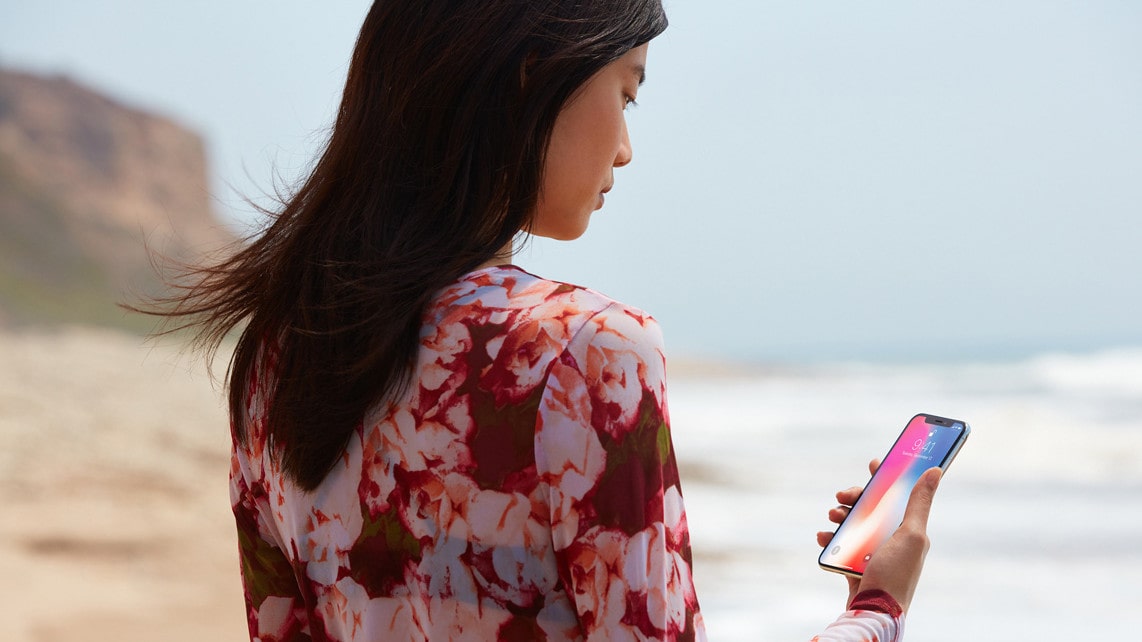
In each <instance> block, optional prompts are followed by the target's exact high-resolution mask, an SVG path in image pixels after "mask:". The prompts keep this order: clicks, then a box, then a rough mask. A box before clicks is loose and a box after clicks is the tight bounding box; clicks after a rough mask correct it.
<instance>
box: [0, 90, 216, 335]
mask: <svg viewBox="0 0 1142 642" xmlns="http://www.w3.org/2000/svg"><path fill="white" fill-rule="evenodd" d="M232 240H233V235H232V233H231V232H230V231H229V230H227V229H226V228H225V227H224V226H223V225H222V224H221V223H220V222H219V221H218V219H217V218H216V217H215V214H214V212H213V209H212V207H211V197H210V192H209V189H208V178H207V160H206V154H205V150H204V144H203V141H202V139H201V138H200V137H199V136H198V135H197V134H195V133H194V132H192V131H190V130H188V129H186V128H185V127H182V126H180V125H179V124H177V123H175V122H173V121H171V120H170V119H167V118H164V117H162V116H158V115H154V114H150V113H147V112H144V111H142V110H138V109H135V108H132V107H129V106H126V105H123V104H121V103H119V102H118V101H116V100H114V99H112V98H108V97H106V96H104V95H102V94H100V93H98V92H96V91H94V90H92V89H89V88H86V87H83V86H81V85H79V84H77V83H76V82H74V81H72V80H70V79H68V78H66V77H60V76H55V77H41V76H36V75H31V74H27V73H22V72H17V71H11V70H0V325H5V326H27V325H43V324H49V325H52V324H61V323H69V324H72V323H78V324H94V325H103V326H113V327H120V328H129V329H135V330H142V329H148V328H150V327H152V326H153V320H151V319H147V318H144V317H141V316H140V315H134V314H129V313H126V312H124V311H123V310H121V309H119V308H118V307H117V306H116V302H119V301H131V300H134V297H135V296H137V295H138V294H155V293H157V292H159V291H161V279H160V278H159V276H158V273H157V272H156V270H155V268H154V266H153V264H152V263H153V261H152V256H154V257H160V256H161V257H169V258H173V259H176V260H187V259H194V258H195V257H200V256H202V255H203V254H204V253H208V252H211V251H217V250H218V249H219V248H221V247H223V246H224V245H225V244H226V243H228V242H230V241H232Z"/></svg>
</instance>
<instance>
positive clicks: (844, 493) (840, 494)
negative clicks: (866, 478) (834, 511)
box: [837, 486, 864, 506]
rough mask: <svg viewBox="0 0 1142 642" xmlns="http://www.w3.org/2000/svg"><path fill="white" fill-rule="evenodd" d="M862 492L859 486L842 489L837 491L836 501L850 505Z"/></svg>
mask: <svg viewBox="0 0 1142 642" xmlns="http://www.w3.org/2000/svg"><path fill="white" fill-rule="evenodd" d="M863 492H864V489H863V488H861V487H860V486H853V487H852V488H846V489H844V490H838V491H837V502H838V503H840V504H842V505H844V506H852V505H853V504H855V503H856V500H857V497H860V494H861V493H863Z"/></svg>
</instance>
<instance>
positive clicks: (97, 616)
mask: <svg viewBox="0 0 1142 642" xmlns="http://www.w3.org/2000/svg"><path fill="white" fill-rule="evenodd" d="M0 438H2V439H3V443H4V447H3V449H0V505H2V506H3V517H0V577H2V578H3V582H2V584H0V586H2V588H0V593H2V594H3V598H2V600H0V601H2V602H3V604H4V605H5V607H4V613H5V615H4V617H2V618H0V639H2V640H6V641H8V642H54V641H63V640H89V641H101V640H117V641H121V640H124V641H125V640H156V639H161V640H171V641H181V640H187V641H190V640H196V641H197V640H240V639H243V637H244V635H245V623H244V618H243V614H242V608H243V607H242V595H241V584H240V580H239V576H238V570H237V553H236V542H235V537H234V525H233V518H232V517H231V515H230V509H229V501H228V497H227V484H226V474H227V470H228V466H229V464H228V461H229V460H228V443H229V442H228V439H229V438H228V433H227V420H226V413H225V411H224V408H223V400H222V393H221V392H220V389H216V388H215V387H212V384H211V381H210V379H209V377H208V376H207V375H206V373H205V368H204V367H203V366H202V365H201V362H200V360H195V359H194V358H192V357H190V356H187V355H182V356H180V355H179V351H178V349H177V348H176V347H170V346H163V345H159V346H148V345H145V344H144V343H143V342H142V340H140V339H139V338H138V337H131V336H128V335H122V334H116V333H111V332H103V331H97V330H89V329H69V330H63V331H57V332H48V331H43V332H31V333H11V332H9V333H0Z"/></svg>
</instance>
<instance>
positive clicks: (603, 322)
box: [425, 265, 663, 366]
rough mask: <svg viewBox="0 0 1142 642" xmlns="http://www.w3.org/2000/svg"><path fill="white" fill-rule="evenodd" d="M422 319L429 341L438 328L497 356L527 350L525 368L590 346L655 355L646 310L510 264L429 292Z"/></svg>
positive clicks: (654, 328) (657, 341) (654, 333)
mask: <svg viewBox="0 0 1142 642" xmlns="http://www.w3.org/2000/svg"><path fill="white" fill-rule="evenodd" d="M426 321H427V323H426V324H425V332H426V333H427V335H428V336H426V337H425V338H426V339H427V340H428V341H429V342H431V341H432V337H433V336H434V335H438V334H441V333H443V334H447V335H449V336H453V337H467V338H470V340H471V343H472V345H473V346H474V345H475V343H482V342H488V343H489V345H490V346H491V350H492V351H494V352H496V353H499V354H501V355H502V351H503V350H507V351H508V352H510V353H515V352H517V351H518V352H519V353H525V354H528V355H530V358H529V361H531V362H532V364H533V366H534V365H538V364H539V362H545V361H548V360H549V358H551V357H555V356H557V355H558V354H560V353H563V352H566V351H570V352H572V353H584V352H585V351H588V350H595V349H604V350H607V351H608V352H610V351H611V350H619V351H622V352H630V351H633V352H636V353H639V354H641V355H642V356H643V358H650V359H653V360H656V361H657V360H660V359H661V358H663V357H662V352H663V349H662V334H661V331H660V329H659V327H658V324H657V323H656V322H655V320H654V318H653V317H651V316H650V315H649V314H647V313H646V312H644V311H642V310H640V309H638V308H636V307H634V306H630V305H626V304H624V303H621V302H619V301H616V300H615V299H613V298H611V297H609V296H607V295H605V294H602V293H600V292H598V291H595V290H592V289H590V288H586V287H583V286H579V285H574V284H571V283H565V282H562V281H555V280H552V279H545V278H543V277H540V276H536V275H534V274H532V273H530V272H527V271H525V270H523V269H520V268H518V267H516V266H510V265H509V266H495V267H490V268H484V269H481V270H477V271H475V272H472V273H469V274H466V275H464V276H463V277H462V278H461V279H459V280H458V281H457V282H456V283H454V284H453V285H452V286H449V287H448V288H445V289H444V290H443V291H441V292H440V293H439V294H438V295H437V297H436V299H435V301H434V304H433V305H432V307H431V310H430V313H429V317H428V319H426ZM466 343H467V342H466ZM541 354H542V355H547V357H548V358H540V355H541Z"/></svg>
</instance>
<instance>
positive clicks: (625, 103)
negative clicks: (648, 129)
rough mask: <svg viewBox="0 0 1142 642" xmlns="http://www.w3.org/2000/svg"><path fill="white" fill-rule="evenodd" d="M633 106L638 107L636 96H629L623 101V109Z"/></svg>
mask: <svg viewBox="0 0 1142 642" xmlns="http://www.w3.org/2000/svg"><path fill="white" fill-rule="evenodd" d="M631 107H638V102H637V101H635V99H634V98H631V97H630V96H627V97H626V98H625V99H624V101H623V109H629V108H631Z"/></svg>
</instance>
